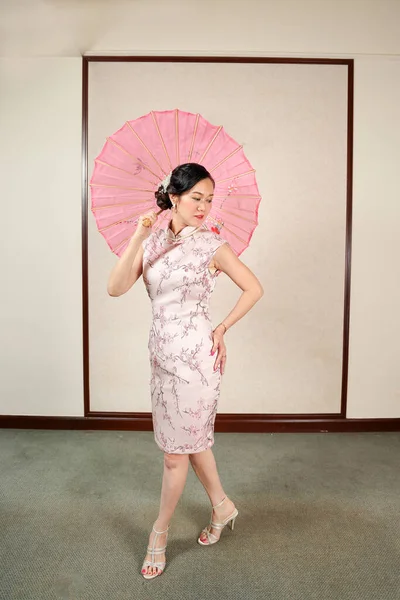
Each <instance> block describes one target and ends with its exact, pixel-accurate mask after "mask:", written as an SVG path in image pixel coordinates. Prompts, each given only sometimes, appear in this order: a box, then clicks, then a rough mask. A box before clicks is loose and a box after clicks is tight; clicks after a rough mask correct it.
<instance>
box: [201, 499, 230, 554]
mask: <svg viewBox="0 0 400 600" xmlns="http://www.w3.org/2000/svg"><path fill="white" fill-rule="evenodd" d="M226 498H227V496H225V498H224V499H223V500H221V502H220V503H219V504H217V505H216V506H213V507H212V508H213V510H214V509H215V508H218V507H219V506H221V504H222V503H223V502H225V500H226ZM238 514H239V513H238V511H237V510H236V508H235V510H234V511H233V513H232V514H231V515H229V517H227V518H226V519H225V520H224V521H223V522H222V523H214V522H213V520H212V511H211V519H210V524H209V525H207V527H206V528H205V529H203V531H202V532H201V534H200V537H199V538H198V540H197V541H198V542H199V544H201V545H202V546H210V545H211V544H216V543H217V542H218V541H219V539H220V537H221V535H222V533H221V534H220V536H219V538H217V536H216V535H214V534H213V533H211V528H214V529H224V527H225V526H226V525H227V524H228V523H229V524H230V528H231V529H232V531H233V528H234V526H235V521H236V517H237V516H238ZM203 533H205V534H206V536H207V540H208V542H203V540H202V539H201V536H202V535H203Z"/></svg>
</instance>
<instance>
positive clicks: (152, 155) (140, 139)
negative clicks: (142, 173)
mask: <svg viewBox="0 0 400 600" xmlns="http://www.w3.org/2000/svg"><path fill="white" fill-rule="evenodd" d="M126 124H127V125H128V127H129V129H130V130H131V131H132V133H133V134H134V135H136V137H137V139H138V140H139V142H140V143H141V144H142V146H143V148H144V149H145V150H146V151H147V152H148V153H149V154H150V156H151V158H152V159H153V160H154V162H155V163H157V165H158V166H159V167H160V170H161V173H163V178H164V177H165V175H166V174H167V173H166V172H165V171H164V169H163V168H162V166H161V165H160V163H159V162H158V160H157V159H156V157H155V156H154V154H153V153H152V152H151V150H150V149H149V148H148V147H147V146H146V144H145V143H144V141H143V140H142V138H141V137H140V135H139V134H138V133H136V131H135V130H134V129H133V127H132V125H131V124H130V123H129V121H127V122H126Z"/></svg>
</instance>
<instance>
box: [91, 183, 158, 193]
mask: <svg viewBox="0 0 400 600" xmlns="http://www.w3.org/2000/svg"><path fill="white" fill-rule="evenodd" d="M89 186H90V187H100V188H116V189H118V190H133V191H134V192H149V193H153V190H146V189H143V188H134V187H124V186H123V185H105V184H104V183H89Z"/></svg>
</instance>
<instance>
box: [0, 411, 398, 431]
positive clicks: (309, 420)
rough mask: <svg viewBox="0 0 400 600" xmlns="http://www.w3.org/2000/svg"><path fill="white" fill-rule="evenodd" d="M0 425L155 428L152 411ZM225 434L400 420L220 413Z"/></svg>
mask: <svg viewBox="0 0 400 600" xmlns="http://www.w3.org/2000/svg"><path fill="white" fill-rule="evenodd" d="M0 428H7V429H80V430H88V431H90V430H105V431H107V430H108V431H110V430H114V431H152V429H153V426H152V420H151V413H92V414H90V415H89V416H87V417H47V416H23V415H21V416H20V415H0ZM215 431H216V432H223V433H331V432H336V433H340V432H380V431H382V432H388V431H400V419H346V418H343V417H342V416H341V415H304V416H302V415H262V414H219V415H217V418H216V422H215Z"/></svg>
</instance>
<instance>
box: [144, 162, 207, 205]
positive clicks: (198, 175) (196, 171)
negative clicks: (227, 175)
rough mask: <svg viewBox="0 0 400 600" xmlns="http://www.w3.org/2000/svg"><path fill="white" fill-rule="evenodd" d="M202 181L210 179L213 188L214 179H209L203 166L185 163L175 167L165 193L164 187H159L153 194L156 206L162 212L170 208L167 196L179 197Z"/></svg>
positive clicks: (170, 203)
mask: <svg viewBox="0 0 400 600" xmlns="http://www.w3.org/2000/svg"><path fill="white" fill-rule="evenodd" d="M203 179H211V181H212V182H213V185H214V186H215V181H214V179H213V178H212V177H211V175H210V173H209V172H208V171H207V169H206V168H205V167H203V165H199V164H198V163H185V164H183V165H179V166H178V167H175V169H174V170H173V171H172V173H171V180H170V182H169V185H168V187H167V189H166V191H164V187H163V186H162V185H160V187H159V188H158V190H157V191H156V192H155V194H154V195H155V197H156V202H157V206H159V207H160V208H162V210H167V208H172V202H171V200H170V199H169V194H176V195H177V196H180V195H181V194H184V193H185V192H187V191H188V190H191V189H192V187H194V186H195V185H196V183H199V181H202V180H203Z"/></svg>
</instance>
